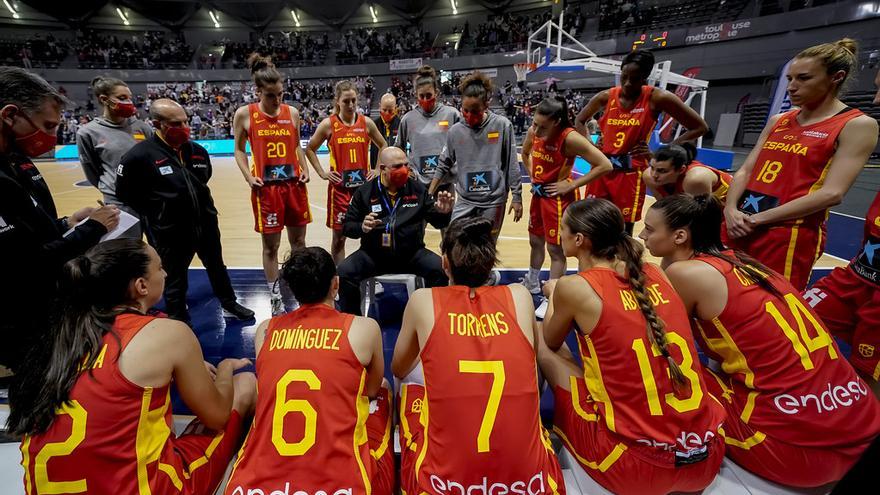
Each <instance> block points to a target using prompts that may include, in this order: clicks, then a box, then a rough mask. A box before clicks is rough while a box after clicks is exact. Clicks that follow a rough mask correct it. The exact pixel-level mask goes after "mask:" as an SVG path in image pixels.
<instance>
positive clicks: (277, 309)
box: [269, 292, 284, 316]
mask: <svg viewBox="0 0 880 495" xmlns="http://www.w3.org/2000/svg"><path fill="white" fill-rule="evenodd" d="M269 302H270V303H271V304H272V316H278V315H280V314H284V299H283V298H282V297H281V293H280V292H277V293H276V292H273V293H272V295H271V296H270V297H269Z"/></svg>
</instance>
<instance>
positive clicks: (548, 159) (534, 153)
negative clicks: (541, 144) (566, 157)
mask: <svg viewBox="0 0 880 495" xmlns="http://www.w3.org/2000/svg"><path fill="white" fill-rule="evenodd" d="M532 157H534V158H538V159H541V160H544V161H545V162H553V157H552V156H550V154H549V153H541V152H540V151H538V150H532Z"/></svg>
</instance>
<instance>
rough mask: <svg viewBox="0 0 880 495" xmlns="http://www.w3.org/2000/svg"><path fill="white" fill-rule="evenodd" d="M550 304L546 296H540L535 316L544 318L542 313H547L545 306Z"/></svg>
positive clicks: (540, 318)
mask: <svg viewBox="0 0 880 495" xmlns="http://www.w3.org/2000/svg"><path fill="white" fill-rule="evenodd" d="M548 306H550V302H549V301H548V300H547V298H546V297H542V298H541V304H539V305H538V308H537V309H535V318H538V319H539V320H543V319H544V315H545V314H547V307H548Z"/></svg>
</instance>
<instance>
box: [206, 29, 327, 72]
mask: <svg viewBox="0 0 880 495" xmlns="http://www.w3.org/2000/svg"><path fill="white" fill-rule="evenodd" d="M218 44H219V45H220V46H224V47H225V49H224V51H223V56H222V58H221V63H222V64H223V66H224V67H231V68H235V69H243V68H244V67H245V65H246V61H247V57H248V55H250V54H251V53H253V52H255V51H256V52H260V54H261V55H263V56H271V57H272V60H273V61H274V63H275V65H276V66H278V67H294V66H312V65H323V64H324V62H325V61H326V59H327V49H328V47H329V46H330V39H329V37H328V34H327V33H326V32H324V33H309V32H302V33H299V32H293V31H282V32H273V33H266V34H264V35H261V36H256V35H255V39H254V40H253V41H250V42H247V43H237V42H231V41H229V40H222V41H220V42H219V43H218ZM206 57H207V56H205V57H202V58H200V60H199V63H200V64H201V65H202V66H204V67H206V68H208V67H210V68H216V67H215V66H211V65H210V60H209V59H208V58H206Z"/></svg>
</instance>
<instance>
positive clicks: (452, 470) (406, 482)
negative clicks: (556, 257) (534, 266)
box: [391, 217, 565, 495]
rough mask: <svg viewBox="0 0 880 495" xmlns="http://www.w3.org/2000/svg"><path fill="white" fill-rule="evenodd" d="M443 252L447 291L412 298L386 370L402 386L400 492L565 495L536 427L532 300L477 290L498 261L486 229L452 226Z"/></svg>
mask: <svg viewBox="0 0 880 495" xmlns="http://www.w3.org/2000/svg"><path fill="white" fill-rule="evenodd" d="M440 250H441V251H442V254H443V268H444V269H445V270H446V272H447V274H448V275H449V280H450V284H451V285H450V286H449V287H434V288H433V289H420V290H417V291H416V292H414V293H413V295H412V297H410V300H409V303H408V304H407V306H406V310H405V311H404V314H403V324H402V327H401V331H400V335H399V337H398V339H397V345H396V347H395V349H394V359H393V360H392V363H391V367H392V369H393V371H394V374H395V376H397V377H398V378H402V379H403V382H404V383H403V384H402V385H401V389H400V405H401V406H400V407H401V411H400V423H401V424H400V431H401V451H402V452H401V488H402V489H403V491H404V492H405V493H429V494H432V495H440V494H445V493H456V490H462V493H471V492H472V491H473V490H477V491H479V490H481V489H482V490H483V491H484V492H485V491H486V485H487V484H489V485H491V487H492V488H491V491H492V492H494V493H507V492H511V493H524V492H525V491H526V487H528V488H527V491H528V493H531V494H533V495H534V494H557V493H559V494H564V493H565V487H564V484H563V481H562V473H561V471H560V469H559V463H558V461H557V460H556V455H555V454H554V453H553V449H552V448H551V445H550V440H549V438H548V436H547V432H546V431H544V429H543V428H542V426H541V420H540V417H539V410H538V402H539V397H538V381H537V371H536V362H535V341H536V338H537V337H536V335H535V331H536V329H535V318H534V314H533V313H534V305H533V303H532V297H531V296H530V295H529V293H528V291H526V290H525V288H523V287H522V286H520V285H516V284H515V285H509V286H496V287H481V285H483V283H484V282H485V281H486V279H487V278H488V276H489V272H490V271H491V270H492V267H493V266H494V265H495V263H496V261H497V257H496V256H497V252H496V250H495V243H494V242H493V237H492V222H491V220H489V219H486V218H481V217H467V218H462V219H459V220H456V221H454V222H452V224H450V225H449V227H447V228H446V230H445V231H444V233H443V242H442V243H441V245H440ZM417 366H419V368H417ZM499 485H501V486H500V487H499ZM453 487H456V488H453Z"/></svg>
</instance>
